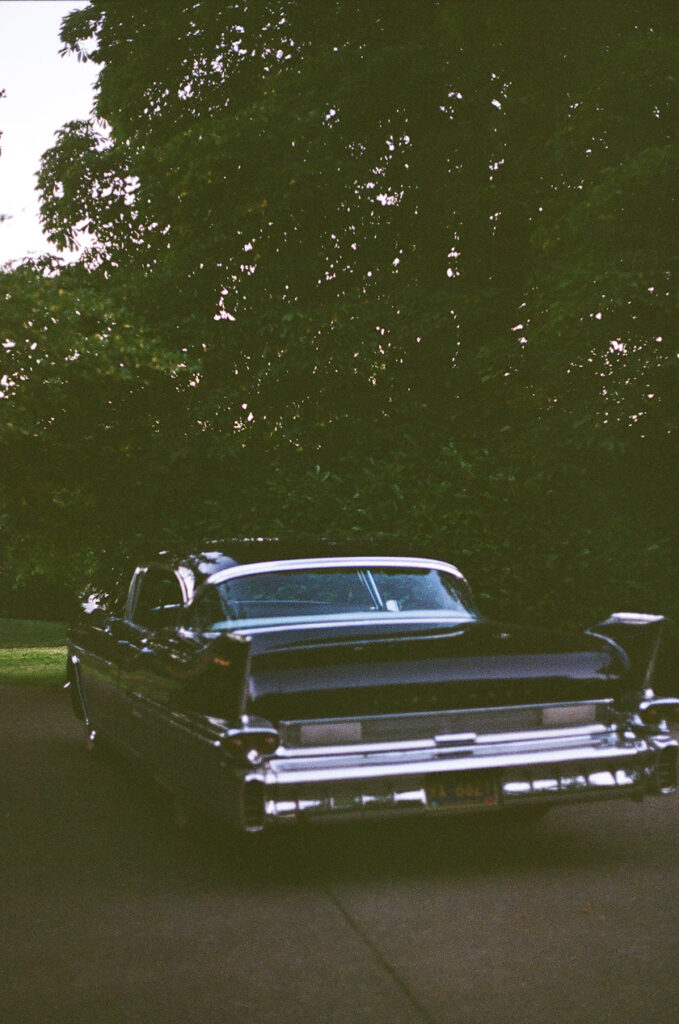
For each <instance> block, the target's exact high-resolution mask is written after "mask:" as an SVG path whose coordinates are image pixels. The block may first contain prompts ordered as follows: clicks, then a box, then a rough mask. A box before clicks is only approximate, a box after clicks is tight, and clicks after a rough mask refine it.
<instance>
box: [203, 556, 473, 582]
mask: <svg viewBox="0 0 679 1024" xmlns="http://www.w3.org/2000/svg"><path fill="white" fill-rule="evenodd" d="M369 566H374V567H375V568H379V569H383V568H393V569H400V568H402V569H437V570H438V571H439V572H446V573H448V574H449V575H450V576H455V578H456V579H458V580H462V581H464V582H466V580H465V577H464V576H463V575H462V573H461V572H460V570H459V569H457V568H456V567H455V566H454V565H450V564H449V563H448V562H439V561H437V560H436V559H433V558H400V557H395V558H385V557H384V556H376V557H375V558H369V557H366V556H361V557H358V558H346V557H342V558H340V557H336V558H290V559H282V560H279V561H274V562H252V563H249V564H247V565H234V566H231V567H230V568H228V569H220V570H219V572H215V573H212V575H211V576H208V578H207V580H206V581H205V582H206V583H223V582H224V580H229V579H232V578H233V577H235V576H252V575H257V574H259V573H270V572H288V571H294V570H295V569H344V568H346V569H352V568H356V569H360V568H366V567H369Z"/></svg>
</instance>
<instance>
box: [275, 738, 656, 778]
mask: <svg viewBox="0 0 679 1024" xmlns="http://www.w3.org/2000/svg"><path fill="white" fill-rule="evenodd" d="M651 749H652V748H651V747H650V746H649V745H648V744H646V743H640V742H639V741H637V742H636V743H633V742H631V741H630V742H628V743H620V744H616V745H610V746H596V745H594V744H587V745H584V744H577V745H574V746H573V747H571V748H564V747H563V746H560V747H554V748H552V749H550V750H544V749H543V750H517V749H516V747H515V748H514V750H513V751H508V750H506V749H505V750H502V751H497V752H490V751H484V752H483V753H481V754H479V753H476V752H471V753H465V754H456V753H453V754H452V756H450V757H442V756H441V755H440V752H438V751H437V752H435V753H432V754H430V755H429V757H421V758H417V759H416V760H415V759H414V760H412V761H409V762H407V763H404V762H403V761H393V760H391V761H389V762H387V763H384V762H382V763H376V762H375V761H373V760H369V759H367V758H363V759H362V763H361V764H347V763H346V759H344V758H337V759H335V763H334V764H332V765H326V766H325V767H324V766H323V765H322V764H313V765H304V764H303V763H302V764H297V765H295V764H294V763H293V762H291V761H287V763H286V762H283V761H282V760H280V759H278V758H277V757H274V758H273V759H272V760H271V761H269V762H268V764H267V765H266V767H265V768H264V769H263V771H262V774H261V775H260V776H259V777H260V778H261V779H262V781H263V782H264V783H265V784H266V785H267V786H269V785H274V786H288V785H295V784H298V783H313V782H324V783H332V782H340V781H349V780H352V779H371V778H374V779H378V778H385V779H386V778H389V777H392V778H395V777H399V778H401V777H404V776H407V775H429V774H434V773H441V772H450V771H455V772H458V771H468V770H473V771H477V770H479V769H483V768H491V769H496V768H508V767H513V768H529V767H531V766H533V765H548V764H559V763H562V762H577V761H601V760H604V761H608V760H613V759H615V758H618V759H622V760H625V761H627V760H629V761H633V760H635V759H638V758H640V757H641V756H642V755H643V754H648V753H649V751H650V750H651ZM423 753H424V752H423ZM299 760H300V761H302V759H301V758H300V759H299ZM337 762H339V763H337Z"/></svg>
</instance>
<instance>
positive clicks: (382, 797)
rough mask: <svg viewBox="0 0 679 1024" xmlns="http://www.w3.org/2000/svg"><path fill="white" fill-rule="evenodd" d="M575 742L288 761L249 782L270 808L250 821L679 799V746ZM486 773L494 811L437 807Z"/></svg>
mask: <svg viewBox="0 0 679 1024" xmlns="http://www.w3.org/2000/svg"><path fill="white" fill-rule="evenodd" d="M572 739H573V738H571V741H570V743H569V742H568V741H566V742H565V745H564V746H562V747H561V748H555V747H554V745H553V741H552V742H550V743H549V744H548V745H546V746H547V749H542V750H541V749H539V744H536V743H535V742H533V743H532V744H530V747H531V748H532V749H525V748H526V746H528V745H527V744H525V742H524V743H521V742H519V741H517V742H516V743H515V744H509V743H507V742H503V743H499V744H497V745H496V746H493V745H492V744H488V743H486V744H484V748H483V750H482V751H478V750H474V751H470V750H466V751H459V752H456V753H455V754H452V755H451V754H449V755H447V756H442V755H441V753H440V752H430V751H427V752H426V753H424V752H420V755H419V757H417V758H414V757H412V755H411V757H412V759H406V760H405V761H404V759H403V752H399V753H400V756H399V754H397V753H396V752H393V753H392V756H391V760H390V761H388V760H386V758H385V756H381V757H379V758H375V757H370V756H364V757H362V758H361V759H360V763H356V759H355V758H351V757H346V758H344V759H338V758H332V759H325V758H317V759H315V761H316V763H314V764H310V759H309V758H308V757H300V758H299V759H296V758H294V757H290V756H289V754H288V756H286V758H285V759H284V760H282V759H281V760H274V761H272V762H270V763H269V764H268V765H267V766H266V767H265V768H262V769H260V770H258V771H254V772H252V773H249V774H248V777H247V779H246V783H245V785H246V792H248V791H249V792H250V794H252V793H253V792H254V791H255V790H256V791H257V793H258V796H259V800H260V804H259V810H258V812H257V813H255V814H253V813H252V811H251V813H250V815H249V822H248V827H249V828H250V829H251V830H257V829H258V828H260V827H263V826H264V825H265V824H267V823H269V822H275V821H285V820H288V821H291V820H298V819H322V818H332V819H334V818H354V817H359V818H366V817H372V816H384V815H387V814H388V815H389V816H392V815H394V814H397V813H399V812H400V813H412V812H427V813H430V814H431V813H435V814H451V813H461V812H466V813H469V811H470V810H478V811H484V812H485V811H486V810H496V809H501V808H508V807H514V806H519V805H524V804H539V803H562V802H577V801H586V800H604V799H612V798H615V797H628V798H633V799H641V798H643V797H644V796H645V795H646V794H648V793H670V792H672V791H673V790H674V787H675V784H676V756H677V744H676V743H675V742H674V741H673V740H671V739H670V738H669V737H665V736H660V737H654V738H653V739H645V740H641V739H638V738H632V737H629V736H625V737H620V736H619V735H617V734H615V735H612V734H608V736H607V737H606V738H605V740H604V739H602V738H599V737H597V740H596V741H594V742H590V743H589V744H585V743H583V742H582V737H580V742H579V744H578V745H575V744H573V742H572ZM512 746H513V747H514V749H513V750H512V749H511V748H512ZM342 761H344V763H341V762H342ZM329 762H330V763H329ZM477 772H479V773H483V775H485V776H486V777H487V776H489V775H491V776H492V777H493V779H494V780H495V792H496V798H495V799H494V800H493V801H492V802H491V801H486V802H483V801H479V802H478V803H476V804H475V805H474V806H470V805H469V804H468V803H467V804H463V805H461V806H456V805H450V804H446V805H445V806H440V804H439V803H438V802H437V801H436V800H435V799H433V798H432V792H433V790H434V789H435V783H436V782H437V780H442V779H443V780H448V781H450V780H453V781H454V779H456V778H460V779H461V778H463V777H464V779H465V780H470V779H472V780H473V779H474V778H475V777H477V776H475V773H477ZM462 773H463V774H462ZM479 777H480V776H479ZM250 803H251V805H252V799H251V800H250ZM252 810H254V808H252Z"/></svg>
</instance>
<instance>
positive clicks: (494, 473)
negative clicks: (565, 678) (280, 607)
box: [13, 0, 679, 601]
mask: <svg viewBox="0 0 679 1024" xmlns="http://www.w3.org/2000/svg"><path fill="white" fill-rule="evenodd" d="M92 36H93V37H94V39H95V43H94V46H93V48H92V50H91V51H90V52H86V53H85V55H86V56H87V58H88V59H91V60H95V61H98V62H99V63H100V64H101V73H100V76H99V86H98V96H97V104H96V112H95V117H93V118H92V119H91V120H90V121H89V122H75V123H71V124H69V125H67V126H65V127H64V129H63V131H62V132H61V134H60V137H59V139H58V141H57V144H56V146H55V147H53V149H52V150H50V151H48V153H47V154H46V155H45V158H44V162H43V169H42V173H41V177H40V185H41V188H42V193H43V207H42V208H43V219H44V224H45V226H46V229H47V230H48V233H49V234H50V237H51V238H52V240H53V241H55V242H56V243H57V244H59V245H61V246H63V247H69V246H74V245H76V244H77V243H78V240H79V239H82V238H83V237H86V236H85V233H87V235H89V237H90V238H91V242H89V243H88V248H87V249H86V251H85V252H84V254H83V256H82V257H81V260H80V268H79V271H78V273H80V274H81V275H82V278H81V279H80V282H79V283H78V287H81V286H83V285H82V282H87V285H86V286H87V288H88V289H91V291H92V293H93V294H94V295H96V296H98V297H99V298H100V299H101V301H102V302H103V304H104V307H105V308H109V309H110V307H107V303H111V302H112V303H113V306H114V312H113V313H110V312H109V314H108V315H109V316H111V317H112V322H113V323H115V324H129V325H131V326H130V327H129V328H128V329H125V330H123V331H122V333H119V332H118V333H116V332H117V331H118V328H116V332H114V334H115V337H116V338H117V339H118V340H116V341H115V342H114V343H113V345H112V348H111V349H110V351H111V352H112V354H113V355H112V360H111V364H110V365H111V368H112V369H111V379H110V384H111V387H112V388H113V389H114V390H115V389H118V390H115V393H116V395H121V396H125V397H124V402H123V398H120V401H121V402H123V406H122V407H123V408H125V409H126V410H127V411H128V414H129V415H128V417H127V420H126V423H125V424H119V423H118V421H117V420H116V418H115V416H114V415H113V412H114V410H113V409H112V408H109V407H108V406H106V404H105V403H104V402H103V401H100V402H99V404H97V400H96V399H95V398H94V397H93V398H92V399H91V401H92V405H93V408H96V409H97V415H98V416H99V417H101V418H102V427H101V429H102V431H103V430H104V429H108V430H109V433H108V435H107V436H108V437H110V438H115V437H116V436H117V434H118V432H120V434H121V436H122V437H124V436H125V426H128V425H129V429H130V430H131V431H132V432H133V433H134V436H135V438H136V443H137V444H138V445H140V449H139V450H140V452H143V453H144V455H145V456H146V458H147V462H149V461H150V462H151V463H152V464H153V469H152V470H151V471H150V472H149V474H148V477H147V478H145V481H146V482H142V483H141V485H140V487H139V489H138V491H135V490H134V489H132V491H131V492H130V493H132V494H136V495H137V498H136V499H135V502H134V503H133V505H132V508H131V510H130V513H129V519H125V520H123V524H124V527H125V529H126V530H127V531H128V535H129V533H130V532H132V533H134V532H137V533H140V534H141V535H142V536H147V535H152V534H153V533H154V517H155V518H157V511H156V510H157V509H158V508H159V507H162V508H163V509H167V514H164V515H163V523H164V527H165V530H166V531H167V532H168V533H170V534H172V535H173V536H179V535H180V534H182V533H187V534H188V533H189V532H191V531H193V532H194V533H197V532H199V531H200V530H202V529H203V528H207V527H208V524H209V523H212V524H213V530H214V531H215V532H216V531H217V530H222V531H224V532H241V531H242V530H247V531H248V532H250V531H251V530H252V529H254V530H255V531H256V532H260V531H261V532H269V531H270V530H278V529H281V528H285V527H286V526H289V525H290V524H293V523H294V524H296V525H298V526H304V524H307V528H314V529H316V524H315V523H313V524H311V525H310V515H309V507H310V504H311V505H312V507H313V508H314V509H315V513H316V518H317V519H320V521H321V522H323V523H328V522H330V523H331V524H332V526H333V528H334V529H336V530H338V531H341V530H347V529H351V528H354V527H357V526H360V527H361V528H363V529H366V530H368V531H371V530H374V529H379V530H381V531H384V532H391V533H393V534H394V536H395V537H399V536H403V537H405V536H412V535H413V532H414V531H417V532H418V533H419V535H420V536H421V538H422V542H423V543H432V544H433V543H436V544H437V545H441V546H443V547H448V548H449V549H451V550H453V551H454V550H459V549H460V547H461V538H465V540H464V541H463V542H462V544H463V546H464V549H465V550H467V548H469V551H470V557H471V558H473V559H474V560H475V562H476V563H477V564H478V565H479V566H480V567H481V568H482V571H483V572H484V575H485V573H486V571H487V573H488V575H487V576H485V578H486V579H489V578H491V577H492V575H493V573H495V575H496V576H497V572H498V569H499V567H500V566H504V567H505V570H504V571H505V572H506V573H509V572H513V573H514V574H516V573H523V574H524V575H523V584H522V585H523V586H524V587H525V590H526V592H527V593H528V592H529V591H530V590H531V588H532V583H534V579H535V574H536V572H537V571H538V567H541V568H542V572H543V574H544V571H545V566H548V567H549V568H548V571H549V572H550V573H552V578H553V581H554V587H555V588H556V586H557V582H558V581H562V582H563V580H564V578H565V574H568V573H570V572H571V569H572V566H573V564H574V561H577V559H576V560H574V558H573V551H574V550H575V551H577V552H585V551H590V552H591V551H592V550H601V551H602V552H603V554H602V556H601V558H602V562H605V561H606V560H607V561H608V562H611V560H613V561H615V560H616V559H618V558H619V555H620V552H621V551H622V550H623V548H624V547H625V545H629V544H630V543H632V541H631V539H630V535H629V532H628V531H627V532H624V534H623V535H620V534H616V536H615V537H614V538H612V539H611V538H607V535H606V524H607V522H608V521H609V519H610V515H611V513H612V512H614V511H615V509H617V508H618V498H619V494H620V493H621V492H624V481H625V477H626V467H627V466H628V465H629V461H630V460H633V461H634V462H635V464H636V465H638V466H639V467H646V466H647V465H652V466H653V464H654V459H651V460H649V459H648V458H647V457H646V455H645V454H644V453H645V451H646V447H647V444H646V442H647V440H650V443H651V445H652V450H653V453H654V458H655V453H656V452H658V451H659V450H660V448H661V447H662V448H663V451H664V454H663V459H664V458H666V457H668V453H669V452H671V451H672V450H673V448H672V446H673V445H675V444H676V422H675V420H673V419H672V418H671V417H668V410H669V409H670V408H671V403H672V398H671V395H672V384H671V377H672V372H673V368H674V366H675V364H674V363H673V362H672V351H673V350H672V345H673V342H672V334H671V332H672V329H673V323H674V318H673V314H674V310H673V308H672V302H673V297H672V296H673V292H672V289H671V287H670V284H671V281H672V280H673V276H674V275H675V274H676V268H675V267H674V264H673V262H672V260H673V259H674V255H673V254H674V252H675V246H674V242H673V237H672V218H671V214H672V211H673V203H674V196H673V190H672V184H673V181H674V180H675V179H674V177H673V174H674V170H675V163H676V148H675V147H676V142H675V141H674V137H673V135H672V131H673V124H674V123H675V122H676V119H674V120H673V118H672V113H673V110H674V106H675V104H676V94H675V91H674V90H675V88H676V86H675V83H674V78H673V76H672V73H671V69H672V66H673V62H674V61H675V59H676V46H677V39H678V38H679V33H678V31H677V25H676V18H675V16H674V14H673V10H672V9H671V8H670V7H669V6H665V5H660V4H656V5H644V6H643V7H642V6H641V5H639V4H637V3H631V2H620V0H616V2H612V0H607V2H605V3H603V4H600V5H599V6H598V8H597V10H596V12H593V11H592V10H591V8H590V7H588V6H586V5H584V4H581V3H574V2H572V3H569V4H566V5H558V6H557V5H544V4H541V3H534V2H526V3H522V4H520V5H511V4H507V3H498V2H492V3H491V2H489V3H484V4H476V5H471V4H463V3H441V2H435V0H426V2H422V3H418V4H417V5H415V4H413V3H410V2H404V0H394V2H392V3H390V4H389V5H366V4H365V3H360V2H357V0H335V2H332V3H326V4H322V5H318V4H313V3H310V2H304V0H257V2H254V0H242V2H240V3H233V4H230V5H228V8H226V9H225V8H224V5H222V4H219V3H217V2H215V0H201V2H198V3H190V4H189V3H186V2H180V0H175V2H174V3H172V4H171V5H170V7H169V8H168V5H164V6H163V7H162V8H161V7H156V6H154V5H139V4H136V3H133V2H132V0H116V2H115V3H111V2H110V0H93V2H92V3H90V4H89V6H88V7H86V8H85V9H83V10H81V11H77V12H74V13H73V14H71V15H69V16H68V18H67V19H66V21H65V23H64V28H63V39H64V43H65V46H66V47H67V48H68V49H71V50H76V51H79V52H81V55H82V54H83V53H84V52H85V48H86V47H87V46H88V45H89V44H88V43H87V40H88V39H90V37H92ZM588 150H591V152H589V153H588V152H587V151H588ZM649 185H650V186H652V188H653V195H654V202H653V204H648V202H647V192H648V186H649ZM621 241H622V242H623V243H624V244H625V246H626V247H627V250H626V251H625V253H624V255H621V250H620V245H621ZM62 274H63V272H62ZM74 274H75V271H74ZM668 275H669V276H668ZM60 276H61V275H60ZM73 280H74V281H75V277H74V278H73ZM43 286H45V287H47V285H45V282H43ZM50 287H51V285H50ZM649 287H653V288H654V292H652V293H650V292H649V291H648V288H649ZM599 313H601V319H598V314H599ZM614 314H615V315H614ZM111 330H113V328H111ZM99 334H100V332H99V331H97V332H95V333H94V334H93V335H92V342H91V358H92V360H93V362H92V365H94V364H95V362H96V355H95V353H96V350H97V346H98V345H99V341H98V337H99ZM659 336H661V337H662V338H663V341H662V343H658V342H656V341H655V338H656V337H659ZM107 337H108V335H107ZM121 339H124V345H127V346H128V347H127V349H126V350H125V352H124V353H123V357H122V358H118V356H117V354H116V353H117V347H116V346H117V345H119V344H123V341H121ZM614 343H615V344H614ZM616 345H617V346H618V347H616ZM137 346H138V347H139V351H140V353H141V362H142V366H143V369H142V371H140V373H141V377H140V379H139V380H137V378H135V383H134V387H133V388H132V391H130V388H131V387H132V385H131V384H130V382H129V380H127V379H126V378H125V373H127V372H128V369H129V359H130V358H132V356H131V352H132V351H134V350H136V347H137ZM659 346H660V347H659ZM79 352H80V350H79V349H78V353H79ZM151 352H152V353H154V354H155V357H156V358H157V360H158V363H157V367H156V369H155V370H154V369H153V365H152V364H151V363H149V358H150V356H149V353H151ZM88 358H89V357H88ZM80 360H81V355H80V354H78V356H77V358H75V359H73V360H71V365H70V367H69V376H68V381H67V382H65V383H64V388H63V390H62V391H61V392H60V394H61V396H62V397H61V400H62V404H63V408H64V409H68V408H69V407H70V403H71V402H74V403H76V404H77V395H78V390H77V387H76V383H75V379H76V378H77V377H78V375H79V373H80V366H79V365H78V364H79V363H80ZM86 365H87V364H86V362H83V364H82V366H83V368H84V367H85V366H86ZM94 394H96V391H95V392H94ZM132 394H134V395H136V396H137V397H138V403H137V404H136V405H134V406H133V405H131V404H129V403H132V398H131V397H130V396H131V395H132ZM22 395H28V391H27V390H24V391H21V390H15V392H14V394H13V404H14V405H15V406H17V407H20V406H21V405H22V403H23V401H24V398H23V397H22ZM645 395H653V396H654V397H653V398H645V397H644V396H645ZM117 403H118V398H116V400H115V402H114V405H116V406H117ZM149 408H150V409H152V410H153V414H152V415H147V411H148V409H149ZM562 410H563V411H562ZM673 415H674V414H673ZM642 421H643V425H644V428H645V425H646V424H647V425H648V431H647V432H646V433H644V430H640V429H639V425H640V424H641V423H642ZM651 421H653V422H655V423H656V424H657V425H658V426H656V427H654V428H653V430H652V431H651V428H650V424H651ZM574 422H576V423H579V426H578V428H577V429H576V430H575V431H573V423H574ZM107 423H108V424H109V427H107V428H105V424H107ZM111 424H112V427H111V426H110V425H111ZM661 424H662V425H661ZM111 430H112V431H113V432H112V433H111ZM659 434H662V440H660V439H659ZM651 435H653V437H652V438H651ZM50 436H53V437H55V438H56V437H57V435H56V434H54V433H53V434H52V435H50ZM140 439H143V440H140ZM36 443H39V444H41V443H42V442H36ZM61 443H62V441H61V440H59V441H58V442H57V441H55V444H56V445H57V447H59V445H61ZM96 444H98V440H97V441H96V443H93V449H92V450H93V451H95V450H96ZM154 445H157V446H158V447H157V448H154ZM114 448H115V443H112V450H111V465H112V466H115V467H116V472H117V473H120V472H122V470H121V468H120V467H121V466H122V465H124V460H123V459H122V458H121V457H120V452H118V453H117V454H116V452H115V451H114V450H113V449H114ZM151 451H157V452H158V453H159V454H160V456H161V461H159V460H158V458H151V456H150V454H149V453H150V452H151ZM583 452H586V453H587V454H586V458H583ZM177 453H178V454H177ZM72 455H73V457H74V458H75V454H74V453H73V452H72ZM170 465H171V466H172V470H171V472H170V471H169V470H168V466H170ZM317 467H318V468H317ZM602 467H603V470H604V473H605V476H606V479H607V480H608V484H607V487H606V488H605V489H603V490H602V489H601V487H600V486H599V482H600V480H601V470H602ZM644 473H646V477H645V478H644V477H643V474H642V475H641V476H640V483H639V488H640V490H643V487H644V486H645V484H646V483H648V481H649V474H648V473H647V472H646V470H645V469H644ZM653 473H656V469H655V468H652V469H651V471H650V475H651V477H652V475H653ZM123 478H124V479H127V478H126V477H124V474H123ZM84 486H85V487H86V484H84ZM175 490H176V491H178V492H179V493H181V494H190V495H191V496H192V499H193V500H192V501H186V502H181V501H180V502H177V503H176V504H175V505H173V503H172V501H171V500H170V497H169V496H170V495H172V494H173V493H174V491H175ZM593 490H594V491H596V492H597V496H596V500H595V501H594V502H592V501H590V502H589V504H588V505H586V506H583V503H582V495H583V494H591V493H592V491H593ZM104 493H106V491H105V488H102V487H100V486H99V485H98V484H97V486H96V487H91V488H90V495H91V497H92V498H93V500H94V502H95V505H96V507H97V508H98V509H101V507H102V503H101V502H100V500H99V497H100V496H101V495H102V494H104ZM159 494H160V495H163V500H162V502H159V501H157V500H156V499H157V496H158V495H159ZM149 495H154V496H155V497H154V500H153V501H151V500H149ZM430 496H431V497H430ZM592 504H595V505H596V514H595V515H594V516H592ZM41 507H43V515H44V507H48V506H41ZM428 510H429V511H428ZM656 513H657V514H656V516H655V519H656V520H657V521H655V522H654V523H653V526H652V529H651V533H652V536H653V538H654V539H653V541H652V542H649V543H650V544H651V545H652V544H654V543H656V542H657V539H658V537H660V538H661V539H662V544H661V548H662V549H663V550H665V548H663V544H664V543H665V540H666V539H667V536H668V534H667V524H666V522H665V520H664V518H663V516H664V513H663V510H662V508H661V507H660V506H658V508H657V509H656ZM639 515H641V510H640V511H639ZM132 521H134V523H136V527H135V526H134V525H133V522H132ZM489 523H491V524H493V525H492V526H490V527H489V526H488V524H489ZM123 524H121V523H120V522H119V521H116V522H115V523H110V522H109V523H107V524H106V537H107V538H108V540H106V539H104V538H102V545H103V546H106V545H107V544H108V545H109V546H110V544H111V542H112V538H113V537H114V536H115V537H116V538H117V539H118V541H119V542H120V543H122V542H123V539H124V538H123V529H122V525H123ZM119 528H120V529H119ZM622 536H624V538H625V539H624V541H623V539H622ZM468 537H473V538H474V543H473V544H468V542H467V540H466V538H468ZM555 537H560V538H561V539H560V542H559V552H560V553H558V554H557V556H556V558H553V557H552V555H553V551H554V547H555ZM482 548H483V557H482V555H481V549H482ZM474 552H476V554H474ZM649 557H651V556H649ZM623 561H624V560H623ZM651 561H652V558H651ZM649 564H650V563H649ZM486 566H487V567H488V568H487V570H486V568H485V567H486ZM526 566H529V567H530V568H529V569H528V568H526ZM507 567H508V568H507ZM531 574H532V575H531ZM586 577H587V557H586V556H583V558H582V568H581V575H580V576H577V577H574V576H573V575H572V574H571V576H569V577H568V579H569V584H568V585H569V586H570V587H571V589H572V590H573V592H575V590H577V589H578V588H580V589H581V588H582V586H583V581H584V580H585V579H586ZM532 589H534V588H532ZM597 599H598V597H597V596H596V595H595V596H594V597H593V598H592V600H593V601H594V600H597Z"/></svg>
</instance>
